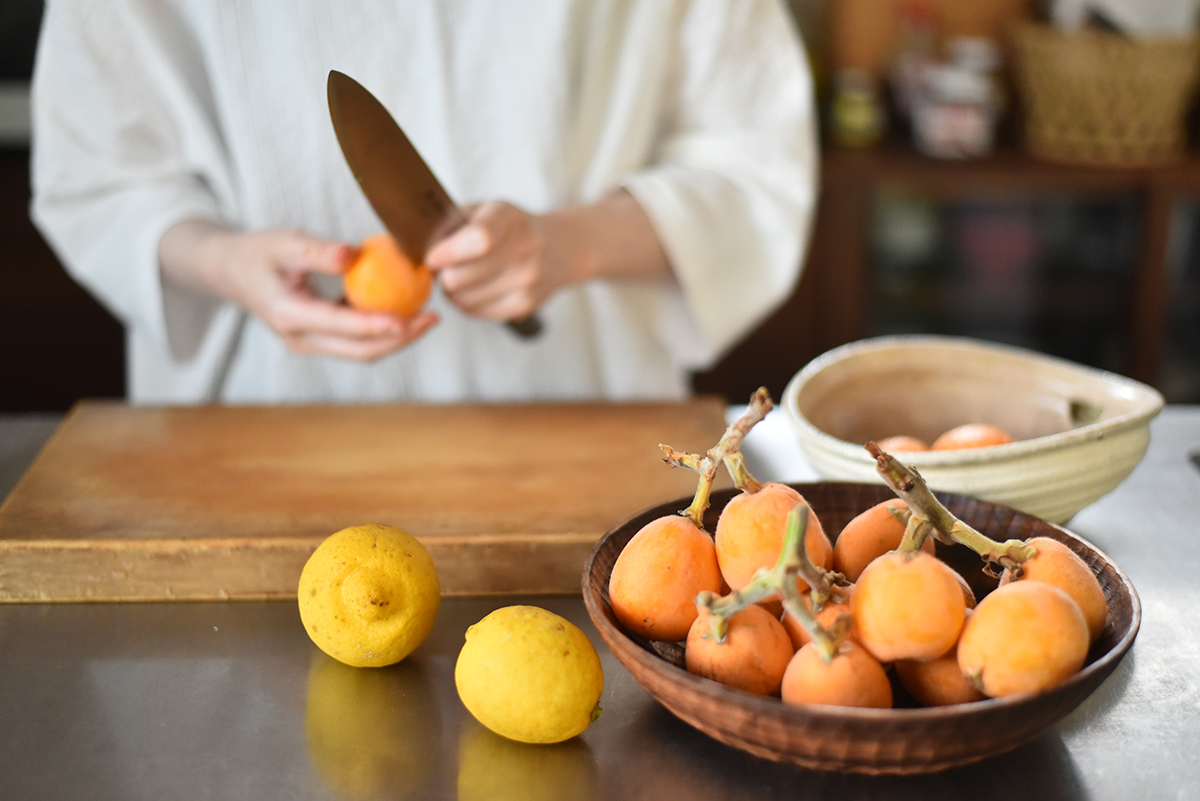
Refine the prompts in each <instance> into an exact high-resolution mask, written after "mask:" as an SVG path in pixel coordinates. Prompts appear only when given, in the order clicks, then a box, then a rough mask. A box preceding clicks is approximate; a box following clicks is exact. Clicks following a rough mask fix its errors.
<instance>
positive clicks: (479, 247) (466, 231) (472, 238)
mask: <svg viewBox="0 0 1200 801" xmlns="http://www.w3.org/2000/svg"><path fill="white" fill-rule="evenodd" d="M492 241H493V240H492V238H491V235H490V233H489V232H488V231H487V230H486V229H484V228H483V227H481V226H478V225H475V224H474V223H473V222H472V223H468V224H467V225H465V226H463V227H462V228H459V229H458V230H457V231H455V232H454V233H453V234H451V235H450V236H448V237H446V238H445V239H443V240H442V241H440V242H438V243H437V244H436V245H434V246H433V249H432V250H430V251H429V253H428V254H427V255H426V256H425V266H426V267H428V268H429V269H431V270H439V269H442V268H445V267H449V266H451V265H455V264H462V263H464V262H468V261H472V260H475V259H479V258H482V257H483V256H484V255H486V254H487V253H488V251H489V250H491V248H492Z"/></svg>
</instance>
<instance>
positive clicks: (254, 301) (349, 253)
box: [159, 220, 437, 361]
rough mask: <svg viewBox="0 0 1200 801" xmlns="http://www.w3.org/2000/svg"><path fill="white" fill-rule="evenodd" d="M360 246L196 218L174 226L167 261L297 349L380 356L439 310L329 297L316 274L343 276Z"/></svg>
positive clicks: (182, 281) (194, 285) (163, 250)
mask: <svg viewBox="0 0 1200 801" xmlns="http://www.w3.org/2000/svg"><path fill="white" fill-rule="evenodd" d="M355 256H356V251H355V249H354V248H352V247H351V246H350V245H347V244H345V243H341V242H333V241H330V240H327V239H320V238H318V237H314V236H312V235H310V234H307V233H305V232H303V231H297V230H291V229H275V230H269V231H259V232H254V233H238V232H235V231H230V230H228V229H226V228H223V227H222V226H219V225H217V224H216V223H212V222H207V221H202V220H188V221H185V222H181V223H178V224H177V225H175V226H173V227H172V228H171V229H169V230H168V231H167V232H166V233H165V234H164V235H163V237H162V240H161V241H160V243H159V260H160V264H161V269H162V271H163V274H164V277H165V278H166V279H167V280H168V282H169V283H173V284H175V285H176V286H179V287H183V288H186V289H189V290H193V291H200V292H202V293H205V294H208V295H211V296H214V297H216V298H220V299H223V300H228V301H231V302H233V303H236V304H237V305H238V306H241V307H242V308H243V309H245V310H247V311H248V312H250V313H251V314H253V315H255V316H256V317H258V318H260V319H261V320H262V321H263V322H265V323H266V324H267V325H268V326H270V327H271V328H272V329H273V330H274V331H275V332H276V333H278V334H279V336H280V337H281V338H282V339H283V341H284V343H285V344H286V345H287V347H288V348H289V349H290V350H292V351H294V352H296V353H311V354H322V355H327V356H337V357H340V358H344V359H352V360H355V361H374V360H376V359H379V358H381V357H383V356H386V355H388V354H389V353H392V352H394V351H397V350H399V349H401V348H403V347H405V346H407V345H408V344H410V343H412V342H413V341H415V340H416V339H417V338H419V337H420V336H421V335H422V334H424V333H425V332H426V331H427V330H429V328H430V327H432V326H433V324H434V323H436V322H437V317H436V316H435V315H433V314H428V313H425V314H418V315H416V316H415V317H412V318H411V319H403V318H399V317H397V316H395V315H393V314H387V313H382V312H376V311H371V312H367V311H361V310H358V309H354V308H350V307H348V306H346V305H344V304H342V303H338V302H334V301H331V300H327V299H326V298H323V297H321V296H320V295H319V294H318V293H317V292H316V290H315V289H314V287H313V286H312V283H311V276H312V275H313V274H319V273H325V274H329V275H341V274H342V273H344V272H345V271H346V270H348V269H349V268H350V267H351V264H352V261H353V260H354V258H355Z"/></svg>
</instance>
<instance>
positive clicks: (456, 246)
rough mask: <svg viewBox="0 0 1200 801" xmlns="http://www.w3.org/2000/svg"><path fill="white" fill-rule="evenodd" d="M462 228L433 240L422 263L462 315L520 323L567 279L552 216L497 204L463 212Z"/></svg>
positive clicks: (566, 256)
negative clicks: (463, 221) (434, 243)
mask: <svg viewBox="0 0 1200 801" xmlns="http://www.w3.org/2000/svg"><path fill="white" fill-rule="evenodd" d="M465 211H466V213H467V215H468V221H467V223H466V224H465V225H463V226H462V227H461V228H459V229H458V230H457V231H455V232H454V233H453V234H451V235H450V236H449V237H447V238H445V239H443V240H442V241H440V242H438V243H437V244H436V245H434V247H433V248H432V249H431V250H430V251H429V253H428V254H427V256H426V258H425V265H426V266H427V267H429V269H431V270H433V271H434V272H435V273H436V274H437V275H438V276H439V277H440V279H441V284H442V290H443V291H444V292H445V293H446V296H447V297H448V298H449V299H450V301H451V302H452V303H454V304H455V305H456V306H458V307H459V308H460V309H462V310H463V311H464V312H466V313H467V314H470V315H473V316H475V317H481V318H484V319H488V320H498V321H508V320H524V319H525V318H527V317H529V316H531V315H532V314H533V313H534V312H535V311H536V310H537V309H538V307H540V306H541V305H542V304H543V303H545V302H546V300H547V299H548V298H549V297H550V296H551V295H552V294H554V292H555V291H557V290H558V289H559V288H561V287H562V286H564V285H565V284H566V283H569V282H570V280H571V266H572V264H571V258H572V255H573V254H571V253H569V252H568V249H567V248H566V247H564V245H563V241H562V238H561V237H559V236H557V233H558V230H559V228H558V226H557V224H556V222H557V221H556V219H555V218H554V217H553V216H552V215H546V216H539V215H535V214H530V213H529V212H527V211H525V210H523V209H521V208H518V207H517V206H514V205H512V204H511V203H505V202H501V201H495V202H490V203H483V204H476V205H472V206H468V207H467V208H466V209H465Z"/></svg>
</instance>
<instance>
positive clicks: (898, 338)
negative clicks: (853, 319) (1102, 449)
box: [782, 334, 1165, 467]
mask: <svg viewBox="0 0 1200 801" xmlns="http://www.w3.org/2000/svg"><path fill="white" fill-rule="evenodd" d="M901 347H903V348H935V347H936V348H947V347H948V348H961V349H963V350H971V351H976V352H977V351H980V350H983V351H990V352H993V353H997V354H1002V355H1005V356H1014V357H1020V358H1023V359H1029V360H1032V361H1035V362H1040V363H1042V364H1044V365H1047V366H1050V367H1054V368H1056V369H1059V370H1066V371H1069V372H1072V373H1076V374H1079V375H1083V376H1087V377H1089V378H1096V379H1101V380H1104V381H1106V382H1108V383H1110V384H1116V385H1118V386H1120V387H1122V388H1123V389H1125V390H1127V391H1129V392H1131V393H1132V394H1133V395H1134V396H1135V397H1136V398H1137V399H1138V400H1139V401H1140V403H1138V405H1137V406H1136V407H1135V408H1134V409H1132V410H1130V411H1128V412H1125V413H1124V414H1120V415H1116V416H1114V417H1111V418H1109V419H1107V420H1102V421H1097V422H1094V423H1087V424H1084V425H1081V426H1076V427H1075V428H1072V429H1069V430H1067V431H1060V432H1058V433H1056V434H1046V435H1043V436H1040V437H1031V438H1029V439H1023V440H1017V441H1015V442H1009V443H1005V444H1003V445H988V446H984V447H980V448H969V449H963V450H947V451H906V452H905V453H904V457H903V458H904V461H905V462H906V463H911V464H913V465H914V466H916V467H942V466H960V465H968V464H975V463H978V462H981V461H1000V460H1007V459H1019V458H1021V457H1024V456H1030V455H1033V454H1037V453H1041V452H1043V451H1047V450H1053V449H1057V448H1060V447H1064V446H1067V445H1076V444H1080V443H1083V442H1086V441H1089V440H1093V439H1100V438H1102V437H1109V436H1112V435H1113V434H1116V433H1118V432H1122V431H1124V430H1126V429H1129V428H1134V427H1136V426H1140V425H1142V424H1143V423H1148V422H1149V421H1150V420H1151V419H1153V418H1154V417H1156V416H1157V415H1158V414H1159V412H1161V411H1162V409H1163V407H1164V405H1165V399H1164V398H1163V395H1162V393H1160V392H1159V391H1158V390H1156V389H1154V388H1153V387H1151V386H1148V385H1146V384H1143V383H1142V382H1140V381H1136V380H1134V379H1132V378H1128V377H1127V376H1123V375H1120V374H1119V373H1114V372H1111V371H1107V370H1100V369H1098V368H1095V367H1089V366H1087V365H1083V364H1078V363H1077V362H1072V361H1070V360H1068V359H1063V358H1060V357H1057V356H1051V355H1048V354H1045V353H1040V352H1038V351H1034V350H1030V349H1028V348H1022V347H1019V346H1016V345H1008V344H1003V343H998V342H989V341H986V340H980V339H974V338H971V337H955V336H944V335H940V334H892V335H887V336H880V337H871V338H868V339H860V340H857V341H854V342H849V343H846V344H845V345H840V346H838V347H836V348H833V349H832V350H829V351H826V352H825V353H823V354H821V355H820V356H818V357H816V358H815V359H813V360H812V361H810V362H809V363H808V364H806V365H805V366H804V367H803V368H802V369H801V370H800V371H799V372H798V373H796V374H795V375H794V376H792V378H791V380H789V381H788V383H787V385H786V386H785V388H784V391H783V397H782V405H783V407H784V409H785V411H786V413H787V416H788V417H789V418H790V419H791V421H792V423H793V424H794V425H795V426H796V427H797V428H799V429H800V433H801V434H802V435H803V436H807V437H808V438H810V439H812V440H815V441H817V442H818V443H820V444H821V446H822V447H824V448H826V449H828V450H832V451H834V452H838V453H841V454H842V455H844V456H849V457H853V458H855V459H857V460H859V461H862V462H867V461H871V462H873V461H874V459H873V458H872V457H871V456H870V454H868V453H867V452H866V450H865V449H864V448H863V446H862V444H861V443H854V442H850V441H849V440H844V439H841V438H839V437H835V436H833V435H832V434H830V433H828V432H826V431H824V430H822V429H820V428H818V427H817V426H816V425H814V424H813V423H812V422H811V421H810V420H809V419H808V418H807V417H805V416H804V415H803V414H801V413H800V406H799V395H800V392H801V390H802V389H803V388H804V387H805V386H806V385H807V384H808V382H809V381H811V380H812V378H813V376H815V375H816V374H817V373H819V372H821V371H822V370H824V369H825V368H827V367H829V366H830V365H832V364H834V363H836V362H839V361H842V360H844V359H846V358H847V357H850V356H855V355H858V354H861V353H871V352H876V351H882V350H892V349H897V348H901Z"/></svg>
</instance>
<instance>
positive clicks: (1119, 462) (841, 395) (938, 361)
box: [782, 335, 1163, 523]
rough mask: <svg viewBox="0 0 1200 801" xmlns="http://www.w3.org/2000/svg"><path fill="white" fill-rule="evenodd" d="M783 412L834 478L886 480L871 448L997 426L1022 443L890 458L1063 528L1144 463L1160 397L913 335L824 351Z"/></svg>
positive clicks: (1018, 355) (1040, 359) (974, 345)
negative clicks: (964, 427) (897, 438)
mask: <svg viewBox="0 0 1200 801" xmlns="http://www.w3.org/2000/svg"><path fill="white" fill-rule="evenodd" d="M782 406H783V408H784V410H785V411H786V414H787V416H788V418H789V419H790V420H791V422H792V424H793V427H794V428H795V431H796V435H797V438H798V440H799V443H800V446H801V448H803V450H804V453H805V455H806V456H807V457H808V460H809V462H810V463H811V464H812V466H813V467H814V468H815V469H816V470H817V473H818V475H820V476H821V477H822V478H824V479H826V480H829V481H863V482H868V483H869V482H873V481H877V480H878V478H877V476H876V474H875V460H874V459H873V458H871V455H870V454H869V453H867V451H866V449H864V448H863V443H865V442H867V441H868V440H879V439H883V438H884V437H888V436H892V435H896V434H908V435H911V436H915V437H920V438H921V439H924V440H925V441H926V442H933V440H934V439H936V438H937V436H938V435H939V434H941V433H942V432H944V431H947V430H949V429H951V428H953V427H954V426H957V425H961V424H963V423H975V422H982V423H991V424H993V425H997V426H1000V427H1001V428H1003V429H1004V430H1005V431H1007V432H1008V433H1009V434H1011V435H1012V436H1013V437H1015V438H1016V439H1017V441H1016V442H1012V443H1009V444H1005V445H992V446H990V447H984V448H969V449H965V450H953V451H926V452H906V453H904V454H893V455H897V456H899V457H901V458H902V459H903V461H904V463H905V464H907V465H912V466H913V467H915V468H917V470H918V471H920V473H921V476H922V477H923V478H924V479H925V482H926V483H927V484H928V485H929V486H930V487H931V488H932V489H935V490H942V491H944V492H955V493H961V494H963V495H970V496H971V497H975V498H983V499H985V500H989V501H995V502H996V503H1002V504H1006V505H1008V506H1012V507H1014V508H1017V509H1020V510H1021V511H1023V512H1027V513H1028V514H1031V515H1034V516H1035V517H1040V518H1042V519H1043V520H1048V521H1050V522H1052V523H1066V522H1067V521H1069V520H1070V519H1071V517H1072V516H1073V515H1074V514H1075V513H1076V512H1078V511H1079V510H1080V509H1082V508H1084V507H1085V506H1087V505H1088V504H1090V503H1092V502H1093V501H1095V500H1096V499H1097V498H1100V497H1101V496H1103V495H1105V494H1106V493H1108V492H1110V491H1112V490H1113V489H1114V488H1115V487H1116V486H1117V485H1118V484H1120V483H1121V482H1122V481H1123V480H1124V479H1125V478H1126V476H1128V475H1129V473H1130V472H1131V471H1132V470H1133V468H1134V467H1135V466H1136V465H1137V463H1138V462H1139V461H1140V460H1141V459H1142V457H1143V456H1144V455H1145V453H1146V446H1147V445H1148V444H1149V442H1150V421H1151V419H1153V418H1154V417H1155V416H1156V415H1157V414H1158V413H1159V412H1160V411H1161V410H1162V407H1163V398H1162V395H1161V394H1159V392H1158V391H1157V390H1155V389H1153V388H1152V387H1148V386H1146V385H1145V384H1141V383H1139V382H1137V381H1134V380H1132V379H1129V378H1125V377H1123V376H1119V375H1115V374H1113V373H1109V372H1104V371H1102V370H1096V369H1094V368H1091V367H1086V366H1084V365H1080V364H1075V363H1073V362H1069V361H1066V360H1064V359H1057V358H1054V357H1051V356H1046V355H1044V354H1041V353H1037V352H1035V351H1030V350H1026V349H1023V348H1016V347H1012V346H1008V345H999V344H996V343H992V342H983V341H980V340H974V339H967V338H963V337H944V336H927V335H909V336H889V337H876V338H874V339H864V340H861V341H859V342H852V343H850V344H848V345H843V346H841V347H839V348H835V349H833V350H831V351H829V352H828V353H825V354H822V355H821V356H819V357H817V358H816V359H814V360H813V361H811V362H810V363H809V364H807V365H806V366H805V367H804V369H803V370H801V371H800V372H799V373H797V374H796V375H795V376H794V377H793V378H792V380H791V381H790V382H789V383H788V386H787V388H786V389H785V390H784V393H783V399H782Z"/></svg>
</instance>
